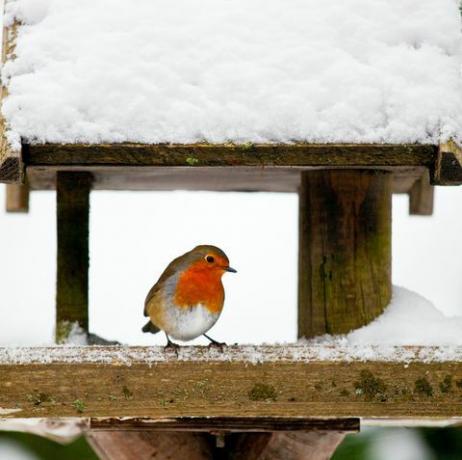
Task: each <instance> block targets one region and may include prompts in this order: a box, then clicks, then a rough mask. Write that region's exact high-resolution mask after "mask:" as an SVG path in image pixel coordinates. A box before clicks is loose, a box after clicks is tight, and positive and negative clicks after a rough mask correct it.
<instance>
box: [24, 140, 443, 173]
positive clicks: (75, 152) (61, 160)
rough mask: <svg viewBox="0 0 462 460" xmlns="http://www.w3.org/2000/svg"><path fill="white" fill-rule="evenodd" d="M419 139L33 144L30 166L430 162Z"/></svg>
mask: <svg viewBox="0 0 462 460" xmlns="http://www.w3.org/2000/svg"><path fill="white" fill-rule="evenodd" d="M436 150H437V149H436V147H435V146H432V145H420V144H307V143H296V144H205V143H204V144H126V143H125V144H124V143H120V144H32V145H27V146H24V161H25V162H26V164H27V165H28V166H57V165H59V166H63V167H65V166H85V165H91V166H107V165H111V166H186V167H191V168H198V167H199V168H200V167H204V166H212V167H215V166H260V167H263V166H317V167H349V168H351V167H368V166H370V167H372V166H376V167H378V166H382V167H384V166H428V167H429V166H431V165H432V164H433V162H434V160H435V157H436V153H437V152H436Z"/></svg>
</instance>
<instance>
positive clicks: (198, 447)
mask: <svg viewBox="0 0 462 460" xmlns="http://www.w3.org/2000/svg"><path fill="white" fill-rule="evenodd" d="M86 438H87V440H88V442H89V443H90V445H91V446H92V448H93V449H94V450H95V452H96V453H97V454H98V456H99V457H100V459H101V460H152V459H156V460H186V459H187V460H212V452H213V448H212V442H211V439H209V437H208V436H207V435H203V434H196V433H175V432H172V433H159V432H149V431H148V432H146V431H130V432H114V431H109V432H105V431H98V432H90V433H88V434H87V435H86Z"/></svg>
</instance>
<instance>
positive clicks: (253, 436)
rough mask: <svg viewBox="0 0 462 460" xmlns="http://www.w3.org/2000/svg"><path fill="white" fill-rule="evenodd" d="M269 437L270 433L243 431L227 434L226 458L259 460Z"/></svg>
mask: <svg viewBox="0 0 462 460" xmlns="http://www.w3.org/2000/svg"><path fill="white" fill-rule="evenodd" d="M271 438H272V433H243V434H233V435H230V436H227V438H226V448H227V450H228V458H227V460H259V459H260V458H261V457H262V455H263V452H264V451H265V449H266V447H267V445H268V443H269V442H270V441H271Z"/></svg>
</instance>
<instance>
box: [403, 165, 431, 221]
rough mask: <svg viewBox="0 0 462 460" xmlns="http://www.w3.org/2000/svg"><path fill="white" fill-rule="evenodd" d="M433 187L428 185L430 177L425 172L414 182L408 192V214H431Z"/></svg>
mask: <svg viewBox="0 0 462 460" xmlns="http://www.w3.org/2000/svg"><path fill="white" fill-rule="evenodd" d="M433 195H434V187H433V185H430V175H429V173H428V171H425V173H424V174H422V176H421V177H420V178H419V179H417V180H416V181H415V182H414V185H413V186H412V188H411V189H410V191H409V214H411V215H417V216H431V215H432V214H433V200H434V198H433Z"/></svg>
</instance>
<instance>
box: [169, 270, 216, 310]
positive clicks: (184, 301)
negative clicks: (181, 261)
mask: <svg viewBox="0 0 462 460" xmlns="http://www.w3.org/2000/svg"><path fill="white" fill-rule="evenodd" d="M221 275H222V273H221V272H219V271H218V270H211V269H202V268H201V267H199V268H195V267H191V268H189V269H188V270H185V271H184V272H183V273H182V274H181V275H180V276H179V278H178V283H177V286H176V291H175V303H176V304H177V305H178V306H179V307H185V308H186V307H190V306H192V305H197V304H202V305H204V306H205V307H206V308H207V309H208V310H210V311H211V312H212V313H218V312H220V311H221V310H222V308H223V302H224V299H225V293H224V289H223V284H222V283H221Z"/></svg>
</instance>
